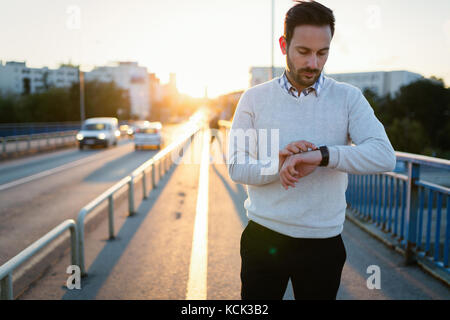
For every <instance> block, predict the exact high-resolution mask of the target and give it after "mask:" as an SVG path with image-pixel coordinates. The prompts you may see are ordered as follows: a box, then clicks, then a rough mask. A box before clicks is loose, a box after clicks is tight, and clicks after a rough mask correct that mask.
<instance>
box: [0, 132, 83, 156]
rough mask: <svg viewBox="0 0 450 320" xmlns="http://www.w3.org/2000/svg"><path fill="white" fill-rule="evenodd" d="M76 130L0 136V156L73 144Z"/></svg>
mask: <svg viewBox="0 0 450 320" xmlns="http://www.w3.org/2000/svg"><path fill="white" fill-rule="evenodd" d="M76 134H77V131H76V130H73V131H69V130H68V131H61V132H52V133H36V134H29V135H15V136H5V137H0V157H3V158H5V157H7V156H8V155H10V154H14V153H21V154H22V153H28V152H30V151H40V150H47V149H51V148H55V147H59V146H62V145H67V144H71V145H75V144H76V142H77V140H76V139H75V135H76Z"/></svg>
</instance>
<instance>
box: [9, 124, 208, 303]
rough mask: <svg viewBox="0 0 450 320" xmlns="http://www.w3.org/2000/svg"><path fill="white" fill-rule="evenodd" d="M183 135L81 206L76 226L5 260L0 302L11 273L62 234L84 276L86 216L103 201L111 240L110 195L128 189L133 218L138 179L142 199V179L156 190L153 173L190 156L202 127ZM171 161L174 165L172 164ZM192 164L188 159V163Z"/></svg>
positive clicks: (51, 234) (57, 230) (68, 225)
mask: <svg viewBox="0 0 450 320" xmlns="http://www.w3.org/2000/svg"><path fill="white" fill-rule="evenodd" d="M187 128H188V129H186V130H185V132H184V134H183V135H181V136H180V137H179V138H178V139H176V140H175V141H174V142H172V143H171V144H170V145H168V146H167V147H165V148H164V149H163V150H161V151H160V152H158V153H157V154H156V155H155V156H154V157H152V158H151V159H149V160H147V161H146V162H145V163H143V164H142V165H141V166H139V167H138V168H137V169H135V170H134V171H133V172H132V174H131V175H129V176H127V177H125V178H123V179H122V180H120V181H119V182H117V183H116V184H115V185H113V186H112V187H111V188H109V189H108V190H106V191H105V192H104V193H102V194H101V195H99V196H98V197H97V198H95V199H94V200H93V201H91V202H90V203H89V204H87V205H86V206H84V207H83V208H82V209H81V210H80V212H79V213H78V217H77V220H76V222H75V221H74V220H72V219H69V220H66V221H64V222H62V223H61V224H60V225H58V226H57V227H55V228H54V229H52V230H51V231H50V232H48V233H47V234H46V235H44V236H43V237H41V238H40V239H38V240H37V241H36V242H34V243H33V244H31V245H30V246H28V247H27V248H26V249H24V250H23V251H22V252H20V253H19V254H18V255H17V256H15V257H14V258H12V259H11V260H8V261H7V262H6V263H5V264H3V265H2V266H0V300H4V299H9V300H12V299H13V298H14V296H13V278H12V272H13V271H14V269H15V268H17V267H18V266H19V265H21V264H23V263H24V262H26V261H27V260H28V259H30V258H31V256H33V255H34V254H36V253H37V252H38V251H39V250H41V249H43V248H44V247H46V246H47V245H49V244H50V242H52V241H53V240H54V239H56V238H57V237H58V236H60V235H61V234H62V233H63V232H64V231H65V230H67V229H70V231H71V245H72V264H73V265H77V266H79V267H80V272H81V275H82V276H87V273H86V269H85V257H84V245H85V241H84V227H85V218H86V216H87V215H88V214H89V213H91V212H93V210H94V209H95V208H97V207H98V206H99V205H100V204H102V203H103V202H104V201H108V218H109V237H110V239H114V194H115V193H117V192H118V191H119V190H121V189H122V188H123V187H125V186H128V210H129V215H130V216H132V215H134V214H135V213H136V212H135V207H134V206H135V195H134V188H135V184H136V183H137V182H138V181H140V180H141V179H142V184H143V195H142V196H143V199H145V198H147V193H148V191H147V187H146V175H147V174H148V173H149V172H150V171H151V173H152V176H151V178H152V187H153V188H155V187H156V181H155V173H158V177H159V178H160V177H161V176H162V175H163V174H165V173H166V172H167V171H168V170H169V169H170V167H171V166H172V164H173V163H174V162H176V161H177V160H179V159H180V158H181V157H182V156H181V155H180V152H181V151H183V152H182V153H183V156H184V155H185V150H186V149H187V148H188V147H190V148H191V151H190V152H191V157H193V156H194V154H193V151H192V148H193V146H192V144H193V143H194V141H195V138H196V137H197V134H199V133H201V132H202V127H201V126H199V125H191V126H188V127H187ZM174 159H175V161H174ZM191 160H192V159H191Z"/></svg>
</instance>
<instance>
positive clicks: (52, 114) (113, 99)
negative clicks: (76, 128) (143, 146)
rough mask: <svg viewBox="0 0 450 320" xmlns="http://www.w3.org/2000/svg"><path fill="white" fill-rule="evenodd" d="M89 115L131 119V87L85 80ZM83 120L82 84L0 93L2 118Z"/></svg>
mask: <svg viewBox="0 0 450 320" xmlns="http://www.w3.org/2000/svg"><path fill="white" fill-rule="evenodd" d="M85 114H86V117H87V118H89V117H97V116H104V117H118V118H119V119H129V117H130V99H129V95H128V91H126V90H123V89H120V88H119V87H117V86H116V85H115V83H114V82H110V83H102V82H98V81H92V82H86V83H85ZM79 120H80V87H79V84H78V83H76V84H73V85H72V86H71V87H70V88H50V89H48V90H47V91H44V92H40V93H34V94H29V95H22V96H15V95H6V96H0V122H1V123H22V122H65V121H79Z"/></svg>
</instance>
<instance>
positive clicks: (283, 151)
mask: <svg viewBox="0 0 450 320" xmlns="http://www.w3.org/2000/svg"><path fill="white" fill-rule="evenodd" d="M279 154H280V155H281V156H291V155H292V152H291V151H289V150H287V149H283V150H280V153H279Z"/></svg>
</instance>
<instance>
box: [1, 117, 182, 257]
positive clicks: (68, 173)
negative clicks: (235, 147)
mask: <svg viewBox="0 0 450 320" xmlns="http://www.w3.org/2000/svg"><path fill="white" fill-rule="evenodd" d="M180 129H181V125H173V126H168V127H166V128H164V134H165V136H166V139H167V142H168V143H170V141H171V140H172V138H173V137H174V136H176V134H177V132H178V130H180ZM156 152H157V150H139V151H135V150H134V145H133V143H132V142H131V141H130V140H121V141H120V142H119V145H118V146H117V147H110V148H108V149H100V148H99V149H97V148H95V149H94V148H93V149H89V150H86V149H85V150H83V151H80V150H78V148H70V149H66V150H64V151H58V152H53V153H49V154H44V155H38V156H34V157H30V158H24V159H18V160H10V161H7V162H6V161H5V162H2V163H0V204H1V205H0V265H1V264H3V263H4V262H6V261H7V260H9V259H11V258H12V257H13V256H15V255H16V254H17V253H19V252H20V251H21V250H23V249H24V248H26V247H27V246H28V245H30V244H31V243H32V242H34V241H36V240H37V239H38V238H40V237H41V236H43V235H44V234H45V233H47V232H48V231H50V230H51V229H52V228H54V227H55V226H56V225H58V224H59V223H61V222H62V221H64V220H65V219H76V217H77V214H78V212H79V211H80V209H81V208H82V207H83V206H85V205H86V204H88V203H89V202H90V201H91V200H93V199H95V198H96V197H97V196H98V195H100V194H101V193H102V192H104V191H105V190H106V189H108V188H109V187H110V186H112V185H114V184H115V183H116V182H117V181H119V180H120V179H122V178H123V177H125V176H127V175H129V174H130V173H131V172H132V171H133V170H134V169H136V168H137V167H138V166H139V165H141V164H142V163H143V162H145V161H146V160H148V159H149V158H151V157H152V156H153V155H154V154H155V153H156Z"/></svg>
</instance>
